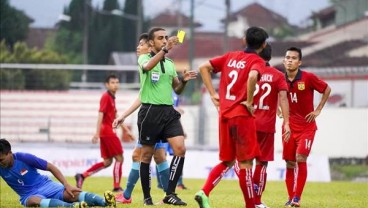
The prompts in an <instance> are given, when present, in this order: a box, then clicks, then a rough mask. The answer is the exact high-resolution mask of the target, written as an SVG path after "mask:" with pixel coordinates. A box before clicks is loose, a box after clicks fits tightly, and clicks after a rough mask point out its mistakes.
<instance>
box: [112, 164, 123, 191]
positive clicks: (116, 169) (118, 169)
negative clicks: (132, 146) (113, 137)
mask: <svg viewBox="0 0 368 208" xmlns="http://www.w3.org/2000/svg"><path fill="white" fill-rule="evenodd" d="M122 166H123V163H122V162H118V161H115V164H114V169H113V176H114V188H120V180H121V173H122Z"/></svg>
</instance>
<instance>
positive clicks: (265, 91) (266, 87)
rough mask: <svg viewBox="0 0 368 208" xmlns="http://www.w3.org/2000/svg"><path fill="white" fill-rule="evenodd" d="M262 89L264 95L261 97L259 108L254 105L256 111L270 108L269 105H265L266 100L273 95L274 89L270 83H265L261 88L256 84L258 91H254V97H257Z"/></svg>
mask: <svg viewBox="0 0 368 208" xmlns="http://www.w3.org/2000/svg"><path fill="white" fill-rule="evenodd" d="M260 89H262V92H263V94H262V95H261V96H260V97H259V102H258V106H257V105H254V109H261V110H269V109H270V106H268V105H267V103H264V100H265V98H266V97H267V96H268V95H269V94H270V93H271V90H272V87H271V85H270V84H269V83H267V82H266V83H263V84H262V85H261V86H259V84H258V83H257V84H256V90H255V91H254V96H256V95H257V94H258V93H259V92H260Z"/></svg>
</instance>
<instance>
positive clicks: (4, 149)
mask: <svg viewBox="0 0 368 208" xmlns="http://www.w3.org/2000/svg"><path fill="white" fill-rule="evenodd" d="M10 151H11V145H10V143H9V142H8V140H6V139H0V154H2V155H4V154H8V153H9V152H10Z"/></svg>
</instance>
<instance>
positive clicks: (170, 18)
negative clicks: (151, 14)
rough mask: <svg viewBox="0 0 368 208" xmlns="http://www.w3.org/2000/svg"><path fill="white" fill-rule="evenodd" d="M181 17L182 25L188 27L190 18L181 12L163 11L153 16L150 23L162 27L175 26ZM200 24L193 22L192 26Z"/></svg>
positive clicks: (199, 24)
mask: <svg viewBox="0 0 368 208" xmlns="http://www.w3.org/2000/svg"><path fill="white" fill-rule="evenodd" d="M180 17H181V21H182V26H183V27H189V25H190V18H189V17H187V16H186V15H184V14H181V13H179V14H178V13H173V12H170V11H165V12H163V13H160V14H159V15H157V16H156V17H155V18H153V19H152V20H151V25H160V26H162V27H175V26H178V19H179V18H180ZM200 26H202V24H201V23H198V22H194V27H200Z"/></svg>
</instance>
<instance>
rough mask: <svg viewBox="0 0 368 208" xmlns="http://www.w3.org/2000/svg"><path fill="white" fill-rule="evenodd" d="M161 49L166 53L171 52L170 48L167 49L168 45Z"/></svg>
mask: <svg viewBox="0 0 368 208" xmlns="http://www.w3.org/2000/svg"><path fill="white" fill-rule="evenodd" d="M161 50H162V51H163V52H165V53H169V50H167V48H166V46H164V47H162V48H161Z"/></svg>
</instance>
